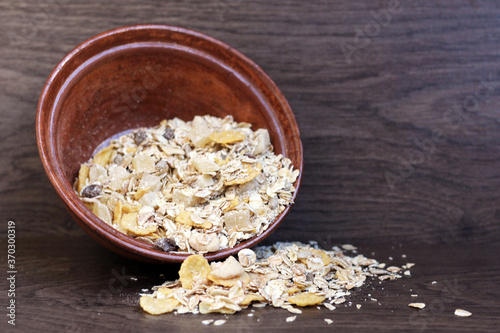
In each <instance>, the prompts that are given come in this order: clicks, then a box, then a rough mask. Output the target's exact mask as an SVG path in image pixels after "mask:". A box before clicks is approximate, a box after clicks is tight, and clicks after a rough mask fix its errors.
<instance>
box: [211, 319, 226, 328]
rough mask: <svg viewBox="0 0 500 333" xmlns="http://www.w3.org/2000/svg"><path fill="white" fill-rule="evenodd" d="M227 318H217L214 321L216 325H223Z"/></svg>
mask: <svg viewBox="0 0 500 333" xmlns="http://www.w3.org/2000/svg"><path fill="white" fill-rule="evenodd" d="M226 321H227V320H225V319H219V320H216V321H214V326H221V325H224V324H225V323H226Z"/></svg>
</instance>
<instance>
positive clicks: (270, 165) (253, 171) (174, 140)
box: [75, 116, 299, 253]
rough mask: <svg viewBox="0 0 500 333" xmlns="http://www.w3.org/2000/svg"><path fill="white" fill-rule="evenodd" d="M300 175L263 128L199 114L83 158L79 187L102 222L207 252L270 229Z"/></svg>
mask: <svg viewBox="0 0 500 333" xmlns="http://www.w3.org/2000/svg"><path fill="white" fill-rule="evenodd" d="M298 176H299V171H298V170H294V168H293V166H292V164H291V161H290V160H289V159H287V158H285V157H283V156H282V155H276V154H275V153H274V152H273V146H272V144H271V141H270V136H269V133H268V131H267V130H266V129H257V130H255V131H253V130H252V129H251V125H250V124H248V123H238V122H235V121H234V120H233V118H232V117H226V118H224V119H221V118H217V117H212V116H203V117H201V116H196V117H195V118H194V119H193V120H192V121H188V122H186V121H183V120H180V119H177V118H175V119H171V120H168V121H167V120H164V121H162V122H161V123H160V125H158V126H156V127H153V128H141V129H138V130H134V131H131V132H130V133H127V134H125V135H122V136H120V137H119V138H117V139H113V140H111V141H110V144H109V145H108V146H106V147H104V148H103V149H101V150H100V151H99V152H97V153H96V154H95V155H94V156H93V157H92V158H91V159H90V160H88V161H87V162H85V163H83V164H82V165H81V167H80V171H79V173H78V178H77V179H76V181H75V191H76V192H77V194H78V195H79V197H80V198H81V200H82V201H83V202H85V204H86V205H87V206H88V207H89V208H90V209H92V211H93V212H94V213H95V214H96V215H97V216H98V217H99V218H100V219H101V220H103V221H104V222H105V223H107V224H109V225H111V226H112V227H114V228H115V229H116V230H119V231H121V232H123V233H125V234H128V235H129V236H131V237H134V238H136V239H139V240H142V241H144V242H147V243H150V244H151V245H154V246H155V248H156V249H159V250H162V251H166V252H181V253H207V252H215V251H218V250H222V249H226V248H232V247H234V246H235V245H236V244H238V243H239V242H241V241H243V240H246V239H249V238H251V237H254V236H257V235H260V234H261V233H262V232H263V231H264V230H266V229H267V228H268V227H269V225H270V224H271V223H272V221H274V219H275V218H276V217H277V216H278V215H279V214H280V213H281V212H282V211H283V210H284V209H285V208H286V207H287V206H288V205H290V204H291V203H292V200H293V193H294V192H295V187H294V185H293V184H294V183H295V182H296V180H297V177H298Z"/></svg>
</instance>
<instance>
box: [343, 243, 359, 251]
mask: <svg viewBox="0 0 500 333" xmlns="http://www.w3.org/2000/svg"><path fill="white" fill-rule="evenodd" d="M342 248H343V249H344V250H346V251H354V250H357V249H358V248H357V247H355V246H353V245H351V244H344V245H342Z"/></svg>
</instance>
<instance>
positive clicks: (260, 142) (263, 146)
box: [252, 128, 272, 156]
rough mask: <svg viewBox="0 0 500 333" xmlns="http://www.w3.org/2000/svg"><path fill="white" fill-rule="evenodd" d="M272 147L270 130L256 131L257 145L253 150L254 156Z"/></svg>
mask: <svg viewBox="0 0 500 333" xmlns="http://www.w3.org/2000/svg"><path fill="white" fill-rule="evenodd" d="M271 148H272V146H271V139H270V137H269V132H268V131H267V130H266V129H262V128H261V129H258V130H257V131H255V147H254V148H253V150H252V154H253V155H254V156H257V155H260V154H262V153H264V152H266V151H268V150H270V149H271Z"/></svg>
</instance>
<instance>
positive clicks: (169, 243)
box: [154, 237, 179, 252]
mask: <svg viewBox="0 0 500 333" xmlns="http://www.w3.org/2000/svg"><path fill="white" fill-rule="evenodd" d="M154 246H155V247H156V248H158V249H160V250H162V251H165V252H171V251H177V250H178V249H179V247H178V246H177V243H176V242H175V240H173V239H172V238H167V237H163V238H158V239H157V240H156V241H155V243H154Z"/></svg>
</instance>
